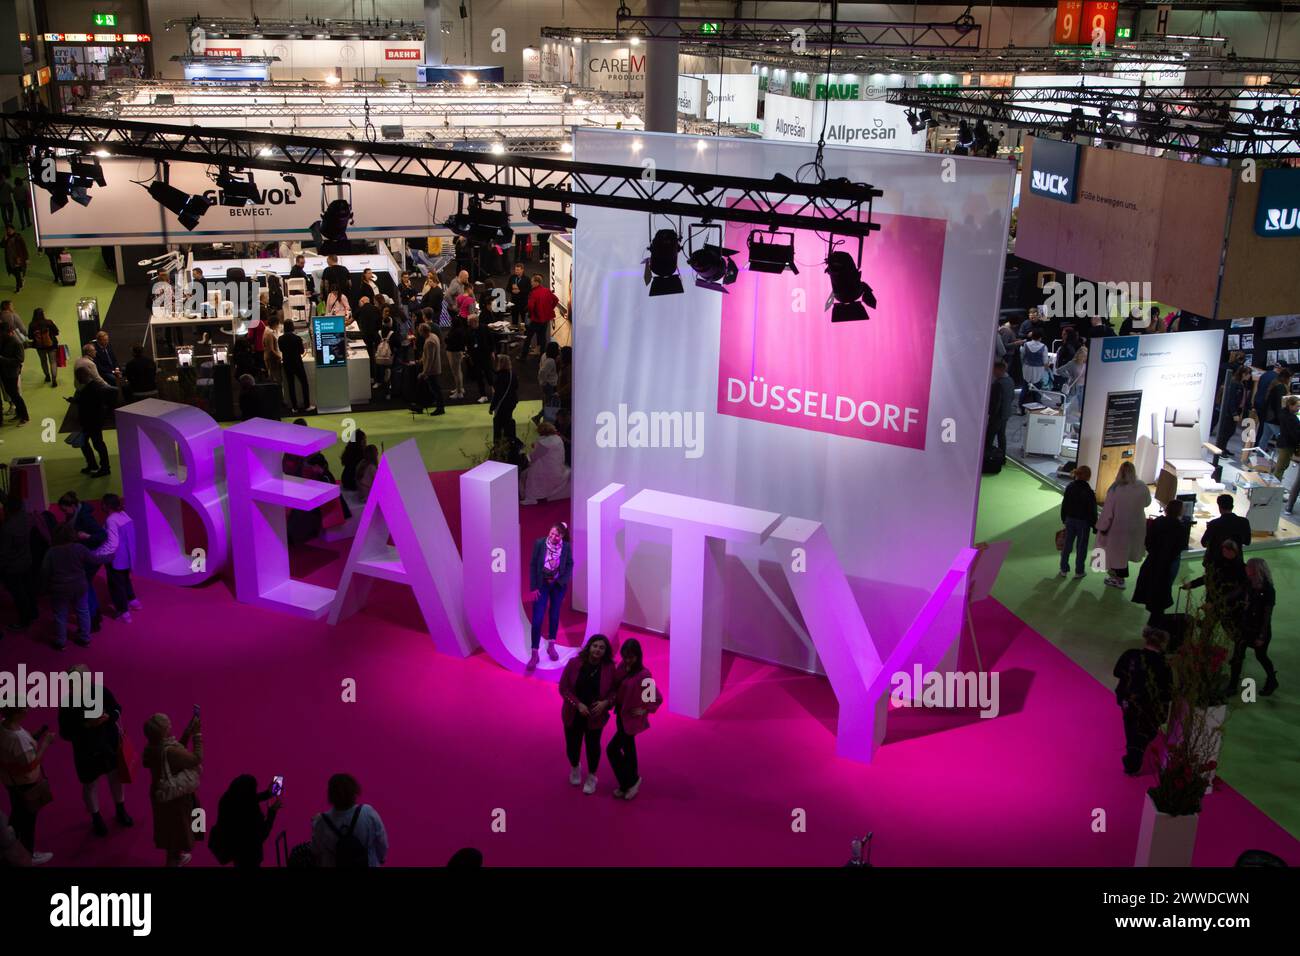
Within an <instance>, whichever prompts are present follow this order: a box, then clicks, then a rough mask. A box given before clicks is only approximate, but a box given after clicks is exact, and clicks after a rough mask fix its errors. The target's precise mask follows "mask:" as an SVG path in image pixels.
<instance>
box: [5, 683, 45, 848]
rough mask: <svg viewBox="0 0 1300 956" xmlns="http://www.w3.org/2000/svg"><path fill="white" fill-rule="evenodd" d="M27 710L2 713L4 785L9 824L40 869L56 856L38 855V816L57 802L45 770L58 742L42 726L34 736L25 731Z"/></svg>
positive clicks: (8, 710)
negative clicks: (48, 752) (43, 764)
mask: <svg viewBox="0 0 1300 956" xmlns="http://www.w3.org/2000/svg"><path fill="white" fill-rule="evenodd" d="M26 716H27V708H26V707H7V708H5V709H4V710H0V783H3V784H4V785H5V789H6V790H8V791H9V824H10V826H12V827H13V828H14V833H16V834H17V835H18V842H19V843H21V844H22V845H23V846H25V847H26V848H27V852H28V853H30V854H31V855H32V863H33V864H35V865H36V866H40V865H41V864H42V863H48V862H49V861H50V860H51V859H53V857H54V854H53V853H37V852H36V849H35V847H36V814H37V813H38V812H39V811H40V809H41V807H43V806H45V805H46V804H47V803H49V802H50V801H51V800H53V799H54V795H53V793H52V792H51V791H50V781H49V780H48V779H47V778H46V776H45V771H44V770H43V769H42V768H41V761H42V759H43V758H44V757H45V751H46V750H48V749H49V747H50V744H52V743H53V742H54V735H53V734H51V733H49V728H47V727H42V728H41V729H40V730H38V731H36V734H35V735H34V736H33V735H32V734H29V733H28V732H27V731H26V730H24V729H23V718H24V717H26Z"/></svg>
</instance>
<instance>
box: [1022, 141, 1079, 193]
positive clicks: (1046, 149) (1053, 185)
mask: <svg viewBox="0 0 1300 956" xmlns="http://www.w3.org/2000/svg"><path fill="white" fill-rule="evenodd" d="M1078 176H1079V147H1078V145H1077V144H1075V143H1063V142H1061V141H1060V140H1056V139H1038V138H1035V139H1034V146H1033V152H1032V157H1031V159H1030V162H1029V191H1030V192H1031V193H1033V194H1034V195H1035V196H1042V197H1044V198H1045V199H1055V200H1056V201H1057V202H1074V201H1075V198H1076V197H1077V196H1078Z"/></svg>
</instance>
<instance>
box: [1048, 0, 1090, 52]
mask: <svg viewBox="0 0 1300 956" xmlns="http://www.w3.org/2000/svg"><path fill="white" fill-rule="evenodd" d="M1082 24H1083V0H1060V2H1059V3H1057V5H1056V28H1055V29H1054V30H1053V31H1052V42H1053V43H1079V42H1081V41H1080V39H1079V37H1080V36H1081V35H1082Z"/></svg>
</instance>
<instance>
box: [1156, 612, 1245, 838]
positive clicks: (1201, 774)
mask: <svg viewBox="0 0 1300 956" xmlns="http://www.w3.org/2000/svg"><path fill="white" fill-rule="evenodd" d="M1225 620H1227V615H1226V613H1225V609H1224V608H1223V606H1222V602H1220V601H1212V600H1211V601H1206V602H1204V603H1202V604H1200V605H1198V606H1189V607H1188V612H1187V616H1186V618H1184V621H1185V630H1184V633H1183V640H1182V642H1181V644H1180V645H1179V646H1178V649H1177V650H1176V651H1175V652H1174V653H1173V654H1172V655H1171V656H1170V659H1169V664H1170V669H1171V671H1172V677H1173V680H1172V686H1171V692H1170V705H1169V723H1168V728H1167V731H1166V734H1165V752H1164V756H1163V759H1162V760H1161V761H1160V763H1159V770H1158V771H1157V774H1156V785H1155V786H1154V787H1152V788H1151V789H1150V790H1149V791H1148V794H1149V795H1150V797H1151V801H1152V803H1154V804H1155V808H1156V809H1157V810H1158V811H1159V812H1160V813H1164V814H1168V815H1170V816H1185V815H1188V814H1195V813H1200V811H1201V800H1202V798H1203V797H1204V796H1205V794H1206V792H1207V791H1208V790H1209V788H1210V781H1211V780H1212V779H1213V777H1214V771H1215V770H1216V769H1217V767H1218V762H1219V750H1220V747H1221V745H1222V740H1223V728H1224V724H1225V722H1226V717H1227V707H1226V705H1225V697H1226V693H1225V691H1226V688H1227V684H1228V671H1227V668H1228V661H1229V659H1230V658H1231V656H1232V640H1231V638H1230V637H1229V636H1228V631H1227V629H1226V628H1225V626H1224V621H1225Z"/></svg>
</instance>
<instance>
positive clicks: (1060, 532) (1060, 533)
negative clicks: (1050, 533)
mask: <svg viewBox="0 0 1300 956" xmlns="http://www.w3.org/2000/svg"><path fill="white" fill-rule="evenodd" d="M1056 550H1057V551H1064V550H1065V529H1064V528H1057V529H1056Z"/></svg>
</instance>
